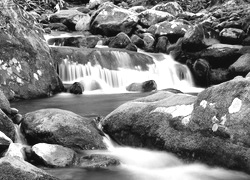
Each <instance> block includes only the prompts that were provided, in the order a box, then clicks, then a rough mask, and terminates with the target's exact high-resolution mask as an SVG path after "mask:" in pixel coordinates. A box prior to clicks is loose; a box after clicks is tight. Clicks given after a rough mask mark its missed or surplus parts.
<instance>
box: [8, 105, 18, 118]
mask: <svg viewBox="0 0 250 180" xmlns="http://www.w3.org/2000/svg"><path fill="white" fill-rule="evenodd" d="M18 113H19V110H18V109H17V108H13V107H12V108H10V114H11V115H12V116H14V115H16V114H18Z"/></svg>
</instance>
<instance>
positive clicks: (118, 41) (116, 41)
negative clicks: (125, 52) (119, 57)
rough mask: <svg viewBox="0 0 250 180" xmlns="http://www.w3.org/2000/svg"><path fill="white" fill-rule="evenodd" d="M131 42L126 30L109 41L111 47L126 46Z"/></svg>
mask: <svg viewBox="0 0 250 180" xmlns="http://www.w3.org/2000/svg"><path fill="white" fill-rule="evenodd" d="M130 43H131V40H130V38H129V37H128V35H127V34H125V33H124V32H120V33H119V34H117V35H116V36H115V37H114V38H113V39H111V41H110V43H109V47H112V48H125V47H126V46H127V45H129V44H130Z"/></svg>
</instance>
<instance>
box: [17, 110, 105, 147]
mask: <svg viewBox="0 0 250 180" xmlns="http://www.w3.org/2000/svg"><path fill="white" fill-rule="evenodd" d="M92 123H93V122H92V120H90V119H88V118H84V117H81V116H79V115H77V114H75V113H73V112H70V111H66V110H60V109H41V110H38V111H34V112H31V113H27V114H25V115H24V120H23V122H22V124H21V129H22V131H23V133H24V135H25V137H26V139H27V141H28V143H30V144H31V145H34V144H37V143H48V144H58V145H62V146H65V147H69V148H73V149H78V150H83V149H105V148H106V147H105V145H104V144H103V142H102V136H101V135H100V134H99V133H98V130H97V129H96V128H95V127H94V126H93V124H92Z"/></svg>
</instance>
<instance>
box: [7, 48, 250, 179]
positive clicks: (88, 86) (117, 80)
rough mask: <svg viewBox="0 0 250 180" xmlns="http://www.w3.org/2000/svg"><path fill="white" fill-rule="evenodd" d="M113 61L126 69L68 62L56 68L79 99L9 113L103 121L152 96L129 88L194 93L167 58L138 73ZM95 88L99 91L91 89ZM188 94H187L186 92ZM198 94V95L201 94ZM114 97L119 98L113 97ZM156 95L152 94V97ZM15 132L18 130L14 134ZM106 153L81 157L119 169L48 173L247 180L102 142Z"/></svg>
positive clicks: (61, 97)
mask: <svg viewBox="0 0 250 180" xmlns="http://www.w3.org/2000/svg"><path fill="white" fill-rule="evenodd" d="M113 55H114V56H116V57H117V60H119V59H125V60H126V61H125V62H126V65H122V67H120V68H119V69H118V70H112V69H105V68H103V67H101V66H100V65H98V64H97V65H95V66H92V65H91V64H90V63H86V64H79V63H76V62H70V61H69V60H68V59H65V60H64V61H62V63H61V64H59V75H60V77H61V78H62V80H63V82H64V83H65V84H67V83H68V84H70V83H73V82H75V81H80V82H82V84H83V85H84V87H85V90H86V91H85V92H84V94H82V95H72V94H69V93H61V94H57V95H55V96H53V97H50V98H45V99H35V100H28V101H20V102H13V103H12V104H11V106H12V107H15V108H17V109H19V111H20V113H22V114H25V113H27V112H31V111H35V110H38V109H44V108H60V109H65V110H70V111H72V112H75V113H77V114H80V115H82V116H87V117H96V116H106V115H107V114H108V113H110V112H111V111H113V110H114V109H115V108H117V107H118V106H119V105H121V104H123V103H125V102H127V101H129V100H133V99H136V98H139V97H143V96H147V95H149V94H151V93H125V92H126V91H125V87H126V86H127V85H128V84H129V83H133V82H143V81H145V80H151V79H153V80H155V81H156V83H157V86H158V89H164V88H177V89H179V90H182V91H184V92H187V91H194V89H193V90H190V89H189V88H195V87H194V83H193V81H192V76H191V73H190V71H189V69H188V68H187V67H186V66H184V65H181V64H179V63H177V62H174V61H173V60H172V59H171V57H170V56H167V55H163V54H147V55H149V56H152V57H153V60H154V64H151V65H149V67H148V70H147V71H142V70H141V68H140V67H136V68H135V67H133V68H128V67H129V66H130V65H131V64H130V61H131V59H129V57H128V56H127V54H126V53H119V52H114V53H113ZM96 83H97V84H98V85H99V87H100V88H99V90H96V89H95V88H93V86H96ZM188 89H189V90H188ZM199 90H200V89H199ZM114 92H116V93H117V94H113V93H114ZM152 93H154V92H152ZM17 130H18V129H17ZM104 142H105V143H106V145H107V147H108V150H94V151H91V150H89V151H85V152H84V153H88V154H104V155H108V156H111V157H114V158H117V159H118V160H119V161H120V162H121V165H119V166H116V167H109V168H96V169H87V168H62V169H47V171H48V172H49V173H51V174H53V175H55V176H56V177H58V178H60V179H62V180H249V179H250V177H249V176H247V175H245V174H244V173H240V172H234V171H229V170H225V169H221V168H211V167H208V166H206V165H202V164H185V163H184V162H182V160H180V159H178V158H177V157H175V156H174V155H173V154H170V153H167V152H160V151H152V150H148V149H141V148H132V147H123V146H118V145H116V144H114V143H113V142H112V141H111V140H110V139H109V138H108V136H106V137H104Z"/></svg>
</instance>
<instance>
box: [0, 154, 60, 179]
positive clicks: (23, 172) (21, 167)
mask: <svg viewBox="0 0 250 180" xmlns="http://www.w3.org/2000/svg"><path fill="white" fill-rule="evenodd" d="M0 179H11V180H20V179H23V180H45V179H46V180H58V179H57V178H55V177H53V176H52V175H50V174H48V173H46V172H45V171H43V170H41V169H39V168H37V167H35V166H33V165H32V164H30V163H28V162H26V161H24V160H22V159H20V158H15V157H3V158H1V159H0Z"/></svg>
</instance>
